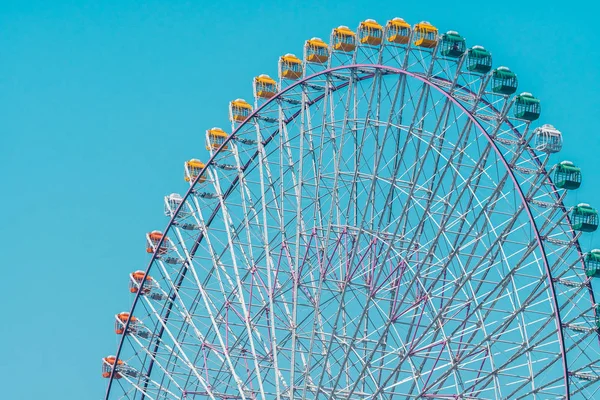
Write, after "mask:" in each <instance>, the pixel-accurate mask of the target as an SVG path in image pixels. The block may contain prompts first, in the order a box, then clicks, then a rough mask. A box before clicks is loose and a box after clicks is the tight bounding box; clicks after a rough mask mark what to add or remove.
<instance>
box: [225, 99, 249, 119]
mask: <svg viewBox="0 0 600 400" xmlns="http://www.w3.org/2000/svg"><path fill="white" fill-rule="evenodd" d="M251 112H252V106H251V105H250V104H249V103H248V102H246V100H244V99H235V100H234V101H232V102H231V103H229V119H230V120H231V121H232V122H243V121H245V120H246V118H248V116H249V115H250V113H251Z"/></svg>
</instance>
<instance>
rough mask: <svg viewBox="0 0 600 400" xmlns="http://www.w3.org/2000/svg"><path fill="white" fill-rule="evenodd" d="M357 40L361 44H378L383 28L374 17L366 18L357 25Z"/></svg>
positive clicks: (381, 37) (379, 43)
mask: <svg viewBox="0 0 600 400" xmlns="http://www.w3.org/2000/svg"><path fill="white" fill-rule="evenodd" d="M358 40H359V41H360V43H361V44H367V45H370V46H379V45H381V41H382V40H383V28H382V27H381V25H379V24H378V23H377V21H375V20H374V19H367V20H364V21H363V22H361V23H360V25H359V26H358Z"/></svg>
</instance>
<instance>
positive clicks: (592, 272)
mask: <svg viewBox="0 0 600 400" xmlns="http://www.w3.org/2000/svg"><path fill="white" fill-rule="evenodd" d="M584 263H585V274H586V275H587V276H588V277H590V278H598V277H600V249H594V250H592V251H590V252H589V253H587V254H586V255H585V259H584Z"/></svg>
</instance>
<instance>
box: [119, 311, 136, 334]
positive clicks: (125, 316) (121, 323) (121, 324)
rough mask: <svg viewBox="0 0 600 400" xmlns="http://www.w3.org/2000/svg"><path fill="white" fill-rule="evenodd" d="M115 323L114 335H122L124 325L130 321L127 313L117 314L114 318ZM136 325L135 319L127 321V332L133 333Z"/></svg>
mask: <svg viewBox="0 0 600 400" xmlns="http://www.w3.org/2000/svg"><path fill="white" fill-rule="evenodd" d="M115 317H116V319H117V320H116V321H115V333H116V334H117V335H122V334H123V332H125V324H126V323H127V320H128V319H130V318H129V313H128V312H122V313H120V314H117V315H116V316H115ZM136 325H137V318H136V317H134V316H132V317H131V320H130V321H129V326H128V327H127V330H128V331H129V332H133V331H135V327H136Z"/></svg>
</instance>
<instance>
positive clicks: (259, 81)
mask: <svg viewBox="0 0 600 400" xmlns="http://www.w3.org/2000/svg"><path fill="white" fill-rule="evenodd" d="M275 94H277V82H275V81H274V80H273V78H271V77H270V76H269V75H265V74H262V75H259V76H257V77H256V78H254V95H255V97H261V98H263V99H270V98H272V97H273V96H275Z"/></svg>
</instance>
